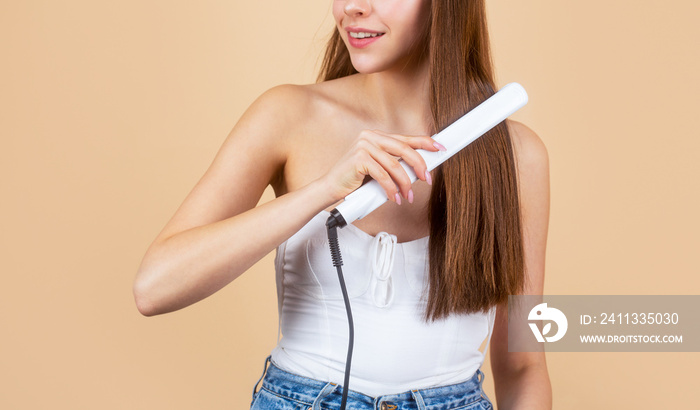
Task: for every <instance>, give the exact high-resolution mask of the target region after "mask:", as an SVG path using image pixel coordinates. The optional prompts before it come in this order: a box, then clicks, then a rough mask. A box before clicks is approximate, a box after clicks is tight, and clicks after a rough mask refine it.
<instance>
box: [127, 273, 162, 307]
mask: <svg viewBox="0 0 700 410" xmlns="http://www.w3.org/2000/svg"><path fill="white" fill-rule="evenodd" d="M145 265H146V261H145V260H144V262H142V264H141V266H140V267H139V270H138V273H137V274H136V278H135V279H134V284H133V289H132V291H133V295H134V302H135V303H136V309H138V311H139V313H141V314H142V315H144V316H155V315H159V314H161V313H165V312H164V311H163V309H162V307H161V304H162V303H159V300H160V298H159V296H158V288H159V287H160V286H158V284H157V280H156V278H157V277H158V274H157V273H156V272H154V271H153V269H146V266H145Z"/></svg>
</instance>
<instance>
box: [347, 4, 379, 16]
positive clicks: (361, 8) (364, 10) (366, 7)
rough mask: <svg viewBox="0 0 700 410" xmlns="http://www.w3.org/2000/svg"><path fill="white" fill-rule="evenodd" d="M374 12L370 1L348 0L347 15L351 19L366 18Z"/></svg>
mask: <svg viewBox="0 0 700 410" xmlns="http://www.w3.org/2000/svg"><path fill="white" fill-rule="evenodd" d="M371 12H372V5H371V4H370V1H369V0H347V1H346V2H345V14H346V15H348V16H350V17H360V16H366V15H368V14H370V13H371Z"/></svg>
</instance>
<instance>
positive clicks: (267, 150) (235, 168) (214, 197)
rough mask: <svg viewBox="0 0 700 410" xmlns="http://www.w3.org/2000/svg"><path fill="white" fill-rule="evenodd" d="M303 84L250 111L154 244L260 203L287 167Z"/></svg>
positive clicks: (277, 91) (278, 91)
mask: <svg viewBox="0 0 700 410" xmlns="http://www.w3.org/2000/svg"><path fill="white" fill-rule="evenodd" d="M297 88H298V87H296V86H278V87H275V88H273V89H271V90H268V91H267V92H265V93H264V94H262V95H261V96H260V97H259V98H258V99H257V100H256V101H255V102H254V103H253V104H252V105H251V106H250V107H249V108H248V110H246V112H245V113H244V114H243V116H242V117H241V118H240V120H239V121H238V123H237V124H236V125H235V126H234V128H233V129H232V131H231V132H230V134H229V135H228V137H227V138H226V140H225V141H224V142H223V144H222V146H221V148H220V150H219V152H218V153H217V154H216V156H215V158H214V160H213V162H212V163H211V165H210V166H209V168H208V169H207V170H206V172H205V173H204V175H203V176H202V177H201V178H200V180H199V182H197V184H196V185H195V186H194V188H193V189H192V191H191V192H190V193H189V194H188V195H187V197H186V198H185V200H184V202H183V203H182V205H180V207H179V208H178V210H177V211H176V212H175V214H174V215H173V217H172V218H171V219H170V221H169V222H168V223H167V224H166V225H165V227H164V228H163V230H162V231H161V232H160V234H158V236H157V237H156V239H155V240H154V243H157V242H159V241H162V240H165V239H167V238H169V237H170V236H172V235H175V234H177V233H180V232H183V231H185V230H188V229H191V228H195V227H198V226H202V225H207V224H210V223H214V222H217V221H220V220H223V219H226V218H229V217H232V216H234V215H237V214H239V213H242V212H245V211H247V210H249V209H251V208H253V207H255V205H256V204H257V203H258V201H259V200H260V197H261V196H262V194H263V192H264V190H265V188H266V187H267V185H269V184H270V183H272V181H273V180H274V179H275V178H276V177H277V176H278V175H280V174H281V172H282V169H283V168H284V164H285V161H286V158H287V147H288V138H287V137H288V135H289V133H290V125H291V123H290V120H289V119H290V118H291V117H290V115H291V114H293V113H292V112H291V110H290V107H298V106H299V104H298V103H297V102H296V101H295V100H297V99H298V98H299V94H300V92H299V90H298V89H297Z"/></svg>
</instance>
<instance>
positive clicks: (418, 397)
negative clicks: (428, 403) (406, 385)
mask: <svg viewBox="0 0 700 410" xmlns="http://www.w3.org/2000/svg"><path fill="white" fill-rule="evenodd" d="M411 395H412V396H413V399H414V400H415V401H416V405H417V406H418V410H425V402H424V401H423V396H422V395H421V394H420V391H418V390H411Z"/></svg>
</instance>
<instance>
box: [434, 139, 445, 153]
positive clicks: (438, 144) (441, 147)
mask: <svg viewBox="0 0 700 410" xmlns="http://www.w3.org/2000/svg"><path fill="white" fill-rule="evenodd" d="M433 146H434V147H435V148H437V149H439V150H440V151H447V148H445V146H444V145H442V144H440V143H439V142H437V141H435V142H433Z"/></svg>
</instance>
